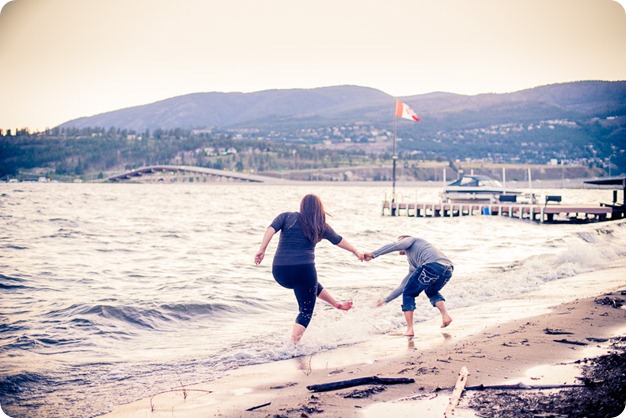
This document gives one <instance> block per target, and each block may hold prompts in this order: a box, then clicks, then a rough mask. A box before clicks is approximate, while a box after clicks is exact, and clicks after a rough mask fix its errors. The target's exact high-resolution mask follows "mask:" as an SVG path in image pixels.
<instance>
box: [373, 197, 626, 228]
mask: <svg viewBox="0 0 626 418" xmlns="http://www.w3.org/2000/svg"><path fill="white" fill-rule="evenodd" d="M382 215H383V216H385V215H387V216H409V217H416V218H453V217H459V216H500V217H509V218H515V219H522V220H529V221H534V222H538V223H556V222H570V223H576V222H593V221H598V222H602V221H608V220H615V219H623V218H624V217H625V212H624V208H623V207H616V206H611V205H605V206H603V205H598V206H592V205H589V206H587V205H561V204H552V203H546V204H525V203H504V202H499V203H418V202H416V203H399V202H391V201H384V202H383V205H382Z"/></svg>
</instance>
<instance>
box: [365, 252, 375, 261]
mask: <svg viewBox="0 0 626 418" xmlns="http://www.w3.org/2000/svg"><path fill="white" fill-rule="evenodd" d="M373 259H374V256H373V255H372V253H363V260H365V261H372V260H373Z"/></svg>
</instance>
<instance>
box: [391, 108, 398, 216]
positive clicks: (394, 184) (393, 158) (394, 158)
mask: <svg viewBox="0 0 626 418" xmlns="http://www.w3.org/2000/svg"><path fill="white" fill-rule="evenodd" d="M397 101H398V99H396V102H395V104H394V108H393V153H392V155H391V159H392V160H393V169H392V178H393V186H392V192H391V216H395V215H396V213H395V212H396V211H395V201H396V161H397V160H398V156H397V155H396V121H397V120H398V117H397V116H396V106H398V102H397Z"/></svg>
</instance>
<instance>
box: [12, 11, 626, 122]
mask: <svg viewBox="0 0 626 418" xmlns="http://www.w3.org/2000/svg"><path fill="white" fill-rule="evenodd" d="M0 6H2V12H1V13H0V63H1V65H0V75H1V77H0V92H1V94H0V129H16V128H29V129H31V130H43V129H45V128H47V127H50V128H52V127H54V126H57V125H59V124H61V123H63V122H66V121H68V120H71V119H75V118H78V117H82V116H91V115H94V114H98V113H102V112H108V111H112V110H117V109H120V108H124V107H130V106H136V105H141V104H147V103H152V102H155V101H158V100H162V99H167V98H170V97H174V96H179V95H183V94H188V93H198V92H212V91H220V92H233V91H240V92H253V91H260V90H268V89H286V88H313V87H324V86H335V85H343V84H351V85H360V86H365V87H372V88H376V89H379V90H382V91H384V92H386V93H388V94H391V95H394V96H409V95H415V94H423V93H430V92H433V91H446V92H452V93H460V94H472V95H473V94H479V93H490V92H495V93H503V92H511V91H517V90H521V89H525V88H530V87H535V86H539V85H545V84H551V83H560V82H569V81H578V80H626V13H625V12H624V6H622V5H621V4H620V3H618V2H617V1H614V0H463V1H459V0H391V1H389V0H316V1H306V2H304V1H297V0H265V1H258V0H221V1H214V0H89V1H86V0H13V1H9V2H6V1H4V2H2V1H0Z"/></svg>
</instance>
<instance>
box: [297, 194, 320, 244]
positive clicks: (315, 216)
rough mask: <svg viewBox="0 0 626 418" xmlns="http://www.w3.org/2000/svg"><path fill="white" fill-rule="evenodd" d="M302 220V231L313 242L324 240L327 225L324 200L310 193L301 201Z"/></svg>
mask: <svg viewBox="0 0 626 418" xmlns="http://www.w3.org/2000/svg"><path fill="white" fill-rule="evenodd" d="M300 222H301V224H302V232H304V236H305V237H307V238H308V239H309V240H310V241H311V242H312V243H313V244H317V243H318V242H320V241H321V240H322V237H323V234H324V227H325V226H326V212H325V211H324V205H323V204H322V200H321V199H320V198H319V197H317V196H316V195H314V194H308V195H306V196H304V197H303V198H302V201H301V202H300Z"/></svg>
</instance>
